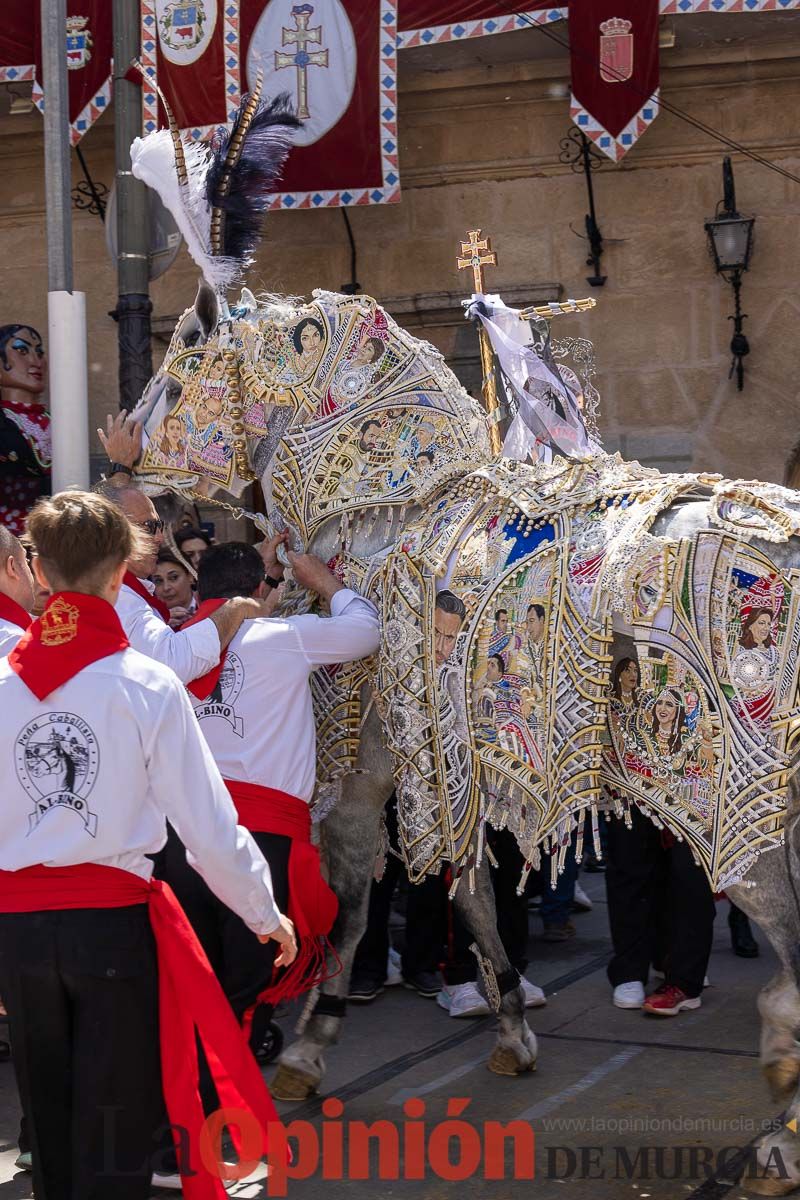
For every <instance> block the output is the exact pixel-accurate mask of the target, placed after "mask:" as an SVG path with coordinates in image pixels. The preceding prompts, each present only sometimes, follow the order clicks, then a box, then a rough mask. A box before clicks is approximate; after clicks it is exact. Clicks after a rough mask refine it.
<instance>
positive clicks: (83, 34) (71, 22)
mask: <svg viewBox="0 0 800 1200" xmlns="http://www.w3.org/2000/svg"><path fill="white" fill-rule="evenodd" d="M88 24H89V18H88V17H67V70H68V71H79V70H80V69H81V67H85V66H86V64H87V63H88V61H89V59H90V58H91V57H92V54H91V49H92V35H91V34H90V33H89V30H88V29H87V28H86V26H87V25H88Z"/></svg>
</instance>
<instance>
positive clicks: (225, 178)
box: [206, 93, 301, 269]
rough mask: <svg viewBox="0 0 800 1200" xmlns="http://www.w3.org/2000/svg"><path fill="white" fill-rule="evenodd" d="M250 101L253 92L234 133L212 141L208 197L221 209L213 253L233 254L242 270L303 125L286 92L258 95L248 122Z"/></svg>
mask: <svg viewBox="0 0 800 1200" xmlns="http://www.w3.org/2000/svg"><path fill="white" fill-rule="evenodd" d="M249 105H250V96H244V97H243V99H242V103H241V104H240V106H239V110H238V112H237V114H236V117H235V119H234V122H233V126H232V128H231V130H230V132H229V133H226V134H225V135H224V136H223V137H222V138H221V139H220V141H219V142H217V143H215V144H214V145H213V146H212V148H211V149H212V162H211V166H210V168H209V171H208V175H207V176H206V198H207V200H208V203H209V205H210V206H211V209H212V213H213V212H214V210H218V211H219V212H220V213H221V221H220V223H219V231H220V232H219V237H218V241H217V245H216V246H215V247H214V253H215V254H219V255H222V256H224V257H225V258H230V259H233V260H234V261H236V262H237V263H239V264H240V265H241V268H242V269H244V268H245V267H246V266H248V265H249V263H250V262H251V261H252V256H253V252H254V251H255V249H256V246H257V245H258V241H259V236H260V233H261V222H262V219H263V216H264V213H265V212H266V211H267V207H268V205H269V200H270V195H271V193H273V192H275V191H276V184H277V182H278V179H279V177H280V173H281V170H282V168H283V165H284V163H285V162H286V158H287V155H288V153H289V151H290V150H291V148H292V144H293V141H292V135H293V133H294V131H295V130H296V129H299V128H300V124H301V123H300V121H299V120H298V118H297V117H296V116H295V113H294V110H293V108H292V105H291V101H290V99H289V96H288V95H287V94H286V93H282V94H281V95H280V96H276V97H275V98H274V99H273V100H270V101H266V100H259V101H258V106H257V108H256V111H255V114H254V115H252V119H251V120H250V122H249V124H247V117H248V115H249V114H248V106H249ZM250 113H252V107H251V108H250ZM243 128H244V136H242V130H243ZM239 143H240V144H239ZM237 145H238V151H237ZM229 151H232V153H229ZM231 160H233V161H231ZM212 237H213V217H212Z"/></svg>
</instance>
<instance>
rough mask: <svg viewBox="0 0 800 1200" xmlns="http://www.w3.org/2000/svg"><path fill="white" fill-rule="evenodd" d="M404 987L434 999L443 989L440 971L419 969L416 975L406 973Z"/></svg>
mask: <svg viewBox="0 0 800 1200" xmlns="http://www.w3.org/2000/svg"><path fill="white" fill-rule="evenodd" d="M403 987H406V988H410V989H411V991H412V992H418V993H419V995H420V996H425V998H426V999H427V1000H434V999H435V998H436V997H437V996H438V995H439V992H440V991H441V990H442V979H441V976H440V975H439V972H438V971H419V972H418V973H417V974H416V975H408V976H406V975H404V976H403Z"/></svg>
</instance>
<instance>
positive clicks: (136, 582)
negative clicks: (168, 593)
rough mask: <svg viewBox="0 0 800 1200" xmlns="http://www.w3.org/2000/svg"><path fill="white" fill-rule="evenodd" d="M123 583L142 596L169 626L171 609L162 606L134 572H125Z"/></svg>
mask: <svg viewBox="0 0 800 1200" xmlns="http://www.w3.org/2000/svg"><path fill="white" fill-rule="evenodd" d="M122 583H123V586H124V587H129V588H130V589H131V591H132V592H136V595H137V596H141V597H142V599H143V600H146V601H147V603H148V604H149V605H150V607H151V608H152V610H153V612H156V613H158V615H159V616H160V617H161V620H162V621H164V622H165V623H166V624H167V625H169V609H168V608H167V606H166V604H162V603H161V601H160V600H159V599H158V597H157V596H154V595H153V594H152V592H148V590H147V588H146V587H145V586H144V584H143V583H142V581H141V579H137V578H136V576H135V575H134V573H133V571H126V572H125V575H124V577H123V579H122Z"/></svg>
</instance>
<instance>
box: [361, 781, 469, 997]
mask: <svg viewBox="0 0 800 1200" xmlns="http://www.w3.org/2000/svg"><path fill="white" fill-rule="evenodd" d="M386 829H387V832H388V834H389V844H390V846H391V847H392V848H393V850H397V848H398V840H397V838H398V834H397V799H396V796H395V793H394V792H392V795H391V796H390V798H389V800H388V802H387V804H386ZM404 877H405V865H404V863H403V861H402V859H400V858H398V857H397V854H389V855H387V858H386V869H385V871H384V873H383V877H382V878H381V879H380V880H373V881H372V886H371V888H370V893H369V915H368V917H367V928H366V930H365V931H364V935H363V937H362V938H361V941H360V942H359V943H358V948H357V950H356V954H355V959H354V960H353V978H355V979H366V980H369V981H370V982H375V983H378V984H382V983H383V982H384V981H385V979H386V962H387V959H388V957H389V913H390V909H391V905H392V896H393V895H394V891H395V888H396V887H397V885H398V883H399V882H400V880H401V879H403V878H404ZM446 936H447V924H446V912H445V907H444V902H443V900H442V885H441V882H440V880H439V879H438V877H436V876H433V875H427V876H426V877H425V879H424V880H423V881H422V883H419V884H416V885H409V888H408V893H407V896H406V936H405V945H404V947H403V952H402V956H401V957H402V969H403V975H404V976H405V977H406V979H413V978H414V977H415V976H416V975H419V974H420V972H422V971H438V969H439V964H440V962H441V960H442V947H443V945H444V943H445V939H446Z"/></svg>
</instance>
